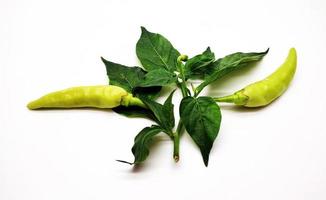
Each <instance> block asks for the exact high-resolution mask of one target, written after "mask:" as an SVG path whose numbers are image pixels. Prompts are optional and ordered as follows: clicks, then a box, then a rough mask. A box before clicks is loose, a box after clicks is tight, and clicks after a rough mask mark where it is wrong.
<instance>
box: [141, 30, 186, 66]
mask: <svg viewBox="0 0 326 200" xmlns="http://www.w3.org/2000/svg"><path fill="white" fill-rule="evenodd" d="M141 31H142V33H141V36H140V38H139V40H138V42H137V45H136V53H137V56H138V58H139V60H140V62H141V63H142V65H143V67H144V68H145V69H146V70H147V71H152V70H155V69H165V70H166V71H171V72H173V71H176V69H177V58H178V56H179V55H180V53H179V52H178V51H177V50H176V49H175V48H174V47H173V46H172V44H171V43H170V42H169V41H168V40H167V39H166V38H165V37H163V36H162V35H160V34H157V33H151V32H149V31H147V30H146V29H145V28H144V27H141Z"/></svg>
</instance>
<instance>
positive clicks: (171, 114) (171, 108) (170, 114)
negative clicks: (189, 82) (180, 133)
mask: <svg viewBox="0 0 326 200" xmlns="http://www.w3.org/2000/svg"><path fill="white" fill-rule="evenodd" d="M174 92H175V90H173V91H172V92H171V94H170V95H169V97H168V98H167V99H166V100H165V102H164V104H163V107H164V108H165V109H166V110H167V112H168V114H167V116H168V117H169V118H170V119H169V121H170V122H171V124H172V128H173V127H174V125H175V119H174V105H173V103H172V97H173V94H174Z"/></svg>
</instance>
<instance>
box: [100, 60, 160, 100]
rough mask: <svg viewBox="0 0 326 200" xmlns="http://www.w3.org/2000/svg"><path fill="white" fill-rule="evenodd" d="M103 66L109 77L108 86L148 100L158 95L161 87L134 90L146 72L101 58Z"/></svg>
mask: <svg viewBox="0 0 326 200" xmlns="http://www.w3.org/2000/svg"><path fill="white" fill-rule="evenodd" d="M102 61H103V62H104V64H105V67H106V72H107V75H108V77H109V84H110V85H116V86H119V87H122V88H124V89H125V90H126V91H128V92H130V93H133V94H135V95H138V94H141V95H145V96H147V97H149V98H154V97H156V96H157V95H158V93H159V92H160V90H161V87H148V88H145V89H136V87H137V85H138V84H139V83H140V82H142V81H143V80H144V78H145V76H146V72H145V71H144V70H143V69H142V68H140V67H127V66H124V65H120V64H117V63H114V62H110V61H108V60H105V59H104V58H102Z"/></svg>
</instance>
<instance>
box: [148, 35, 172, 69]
mask: <svg viewBox="0 0 326 200" xmlns="http://www.w3.org/2000/svg"><path fill="white" fill-rule="evenodd" d="M145 34H146V37H147V38H148V40H149V43H150V44H151V46H152V47H153V49H154V51H155V53H156V54H157V55H158V57H159V58H160V60H161V61H162V62H163V64H164V67H165V69H167V70H169V66H168V65H167V63H166V62H165V61H164V60H163V58H162V57H161V55H160V54H159V53H158V51H157V50H156V48H155V46H154V44H153V42H152V40H151V37H150V36H149V34H148V32H147V31H146V32H145Z"/></svg>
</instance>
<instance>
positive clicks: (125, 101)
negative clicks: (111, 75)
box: [120, 94, 147, 108]
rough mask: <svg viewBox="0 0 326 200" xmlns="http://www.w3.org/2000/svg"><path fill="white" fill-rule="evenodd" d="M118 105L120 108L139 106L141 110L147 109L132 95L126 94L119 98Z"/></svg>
mask: <svg viewBox="0 0 326 200" xmlns="http://www.w3.org/2000/svg"><path fill="white" fill-rule="evenodd" d="M120 104H121V105H122V106H126V107H128V106H139V107H142V108H147V106H146V105H145V104H144V103H143V102H142V101H141V100H140V99H139V98H137V97H133V96H132V94H128V95H126V96H123V97H122V98H121V102H120Z"/></svg>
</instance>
